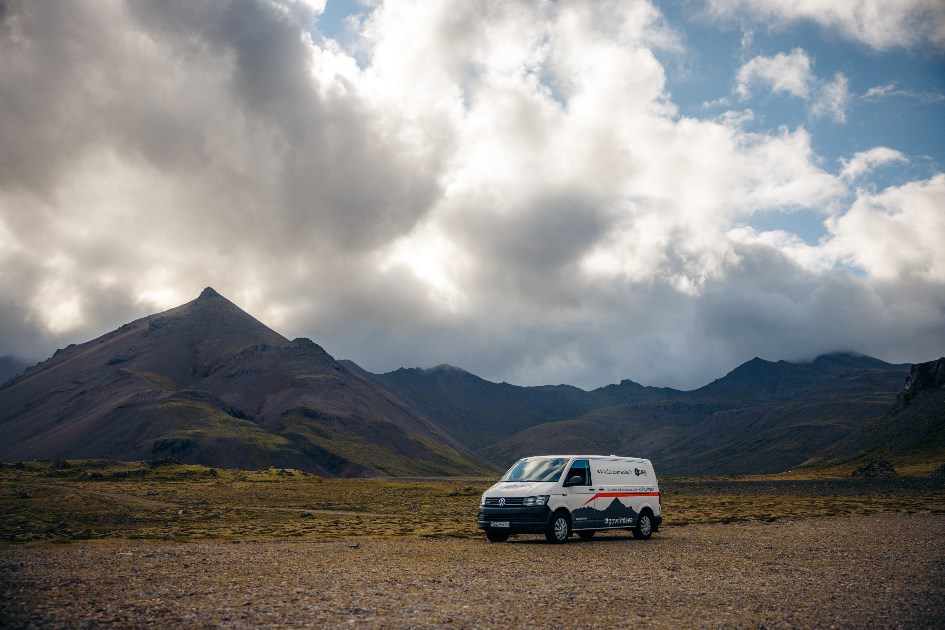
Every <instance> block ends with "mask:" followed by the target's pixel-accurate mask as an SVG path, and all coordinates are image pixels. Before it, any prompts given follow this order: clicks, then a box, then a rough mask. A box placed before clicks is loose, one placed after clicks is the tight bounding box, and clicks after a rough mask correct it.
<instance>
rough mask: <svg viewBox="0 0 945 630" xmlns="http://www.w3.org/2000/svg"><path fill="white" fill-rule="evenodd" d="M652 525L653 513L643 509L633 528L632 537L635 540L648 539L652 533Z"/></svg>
mask: <svg viewBox="0 0 945 630" xmlns="http://www.w3.org/2000/svg"><path fill="white" fill-rule="evenodd" d="M653 526H654V525H653V515H652V514H650V511H649V510H644V511H643V512H642V513H641V514H640V517H639V518H638V519H637V524H636V527H634V528H633V537H634V538H636V539H637V540H649V539H650V536H652V535H653Z"/></svg>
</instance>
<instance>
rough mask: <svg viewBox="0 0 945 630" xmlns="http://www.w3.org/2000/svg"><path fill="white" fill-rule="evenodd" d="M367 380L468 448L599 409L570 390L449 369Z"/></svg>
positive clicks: (574, 389) (405, 372) (401, 371)
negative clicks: (523, 384) (489, 378)
mask: <svg viewBox="0 0 945 630" xmlns="http://www.w3.org/2000/svg"><path fill="white" fill-rule="evenodd" d="M371 378H373V379H374V380H375V382H377V383H379V384H381V385H382V386H383V387H384V388H386V389H388V390H390V391H391V392H394V393H395V394H397V396H398V397H400V398H402V399H403V400H405V401H407V402H409V403H410V404H412V405H413V406H415V407H416V408H417V409H419V410H420V411H422V412H423V413H424V415H426V416H427V417H428V418H430V419H432V420H433V421H435V422H436V423H437V424H438V425H439V426H440V427H441V428H442V429H443V430H444V431H446V432H447V433H449V434H450V435H451V436H453V438H455V439H456V440H457V441H459V442H460V443H462V444H464V445H466V446H467V447H468V448H471V449H478V448H482V447H484V446H488V445H490V444H493V443H494V442H496V441H498V440H500V439H502V438H505V437H508V436H509V435H512V434H514V433H517V432H518V431H521V430H523V429H527V428H528V427H531V426H533V425H535V424H539V423H542V422H550V421H554V420H564V419H566V418H572V417H574V416H577V415H580V414H582V413H584V412H586V411H589V410H591V409H594V408H595V407H599V406H600V404H601V403H600V402H599V401H598V400H596V399H595V397H594V396H593V395H591V394H589V393H588V392H586V391H584V390H582V389H578V388H577V387H572V386H570V385H556V386H551V385H549V386H543V387H518V386H515V385H509V384H508V383H492V382H489V381H486V380H484V379H481V378H479V377H478V376H475V375H473V374H470V373H469V372H466V371H465V370H461V369H460V368H456V367H453V366H450V365H441V366H438V367H435V368H431V369H419V368H411V369H404V368H402V369H399V370H396V371H394V372H388V373H386V374H374V375H371Z"/></svg>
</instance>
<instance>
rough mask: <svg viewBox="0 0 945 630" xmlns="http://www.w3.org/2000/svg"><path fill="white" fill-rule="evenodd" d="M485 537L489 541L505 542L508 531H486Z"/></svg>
mask: <svg viewBox="0 0 945 630" xmlns="http://www.w3.org/2000/svg"><path fill="white" fill-rule="evenodd" d="M486 538H488V539H489V542H505V541H506V540H508V539H509V533H508V532H496V531H491V532H486Z"/></svg>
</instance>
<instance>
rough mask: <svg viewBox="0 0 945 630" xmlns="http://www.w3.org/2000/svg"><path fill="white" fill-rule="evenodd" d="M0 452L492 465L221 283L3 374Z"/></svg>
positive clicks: (384, 469)
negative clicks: (286, 332)
mask: <svg viewBox="0 0 945 630" xmlns="http://www.w3.org/2000/svg"><path fill="white" fill-rule="evenodd" d="M0 430H2V431H3V433H4V436H5V439H4V441H3V444H2V445H0V459H3V460H6V461H10V460H14V459H29V458H49V457H57V458H82V457H109V458H114V459H131V460H136V459H150V458H161V457H176V458H178V459H180V460H181V461H184V462H193V463H201V464H205V465H208V466H221V467H236V466H244V467H255V468H260V467H267V466H279V467H295V468H299V469H302V470H308V471H312V472H317V473H320V474H330V475H342V476H353V475H378V474H391V475H415V474H416V475H434V474H461V473H472V472H478V471H481V470H483V469H484V468H487V466H486V465H484V464H483V463H482V461H481V460H479V459H477V458H476V457H475V456H473V455H471V454H470V453H469V451H468V450H466V449H465V448H464V447H463V446H461V445H459V444H457V443H456V442H455V441H454V440H453V439H452V438H450V437H449V436H447V435H446V434H445V433H443V432H442V431H441V430H440V429H439V428H438V427H436V426H435V425H433V424H432V423H430V422H429V421H428V420H427V419H426V418H424V417H423V416H422V415H420V414H419V413H417V412H416V411H413V410H412V409H411V408H409V407H408V406H406V405H405V404H403V403H402V402H401V401H400V400H399V399H397V398H396V397H395V396H393V395H392V394H390V393H388V392H387V391H386V390H384V389H383V388H381V387H379V386H378V385H377V384H376V383H373V382H371V381H369V380H367V379H365V378H364V377H362V376H361V375H359V374H356V373H354V372H352V371H349V370H348V369H346V368H345V367H344V366H343V365H341V364H340V363H338V362H337V361H335V360H334V359H333V358H332V357H331V356H330V355H329V354H328V353H326V352H325V351H324V350H323V349H322V348H320V347H319V346H318V345H316V344H315V343H313V342H311V341H309V340H307V339H297V340H295V341H291V342H290V341H289V340H288V339H286V338H285V337H283V336H282V335H280V334H278V333H276V332H275V331H273V330H271V329H270V328H268V327H266V326H265V325H264V324H262V323H261V322H259V321H257V320H256V319H254V318H253V317H251V316H250V315H248V314H247V313H245V312H244V311H242V310H241V309H239V308H238V307H237V306H235V305H234V304H233V303H232V302H230V301H229V300H227V299H226V298H224V297H222V296H221V295H219V294H218V293H217V292H216V291H214V290H213V289H210V288H208V289H206V290H204V292H203V293H201V295H200V297H198V298H197V299H196V300H194V301H192V302H189V303H187V304H184V305H183V306H180V307H177V308H174V309H171V310H169V311H166V312H163V313H159V314H156V315H151V316H148V317H145V318H142V319H139V320H137V321H135V322H132V323H130V324H126V325H124V326H122V327H120V328H119V329H117V330H115V331H113V332H111V333H108V334H106V335H104V336H102V337H100V338H99V339H95V340H93V341H90V342H87V343H84V344H81V345H74V346H70V347H68V348H66V349H64V350H60V351H58V352H57V353H56V354H55V355H54V356H53V357H52V358H50V359H49V360H47V361H45V362H43V363H40V364H39V365H37V366H34V367H33V368H30V369H29V370H27V371H26V373H25V374H22V375H20V376H19V377H17V378H14V379H12V380H11V381H9V382H8V383H6V384H5V385H4V386H3V387H0Z"/></svg>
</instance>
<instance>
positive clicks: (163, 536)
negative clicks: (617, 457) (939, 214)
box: [0, 460, 945, 543]
mask: <svg viewBox="0 0 945 630" xmlns="http://www.w3.org/2000/svg"><path fill="white" fill-rule="evenodd" d="M493 481H494V480H493V479H486V478H442V479H394V478H381V479H325V478H320V477H316V476H312V475H308V474H305V473H302V472H299V471H294V470H283V469H269V470H262V471H249V470H222V469H210V468H205V467H202V466H189V465H179V464H172V465H158V466H153V467H152V466H147V465H145V464H143V463H139V462H126V463H122V462H109V461H91V460H87V461H70V462H53V461H41V462H24V463H20V464H17V465H15V466H14V465H13V464H4V465H3V467H2V468H0V542H4V543H28V542H33V541H52V542H56V541H61V542H68V541H72V540H86V539H102V538H126V539H158V540H189V541H195V540H201V539H221V540H229V539H232V540H260V539H272V538H301V539H327V538H336V537H346V536H357V535H364V536H372V537H398V536H414V537H422V536H457V537H473V536H479V535H481V534H480V532H479V531H478V529H477V528H476V511H477V509H478V503H479V496H480V494H481V493H482V492H483V491H484V490H485V489H486V488H488V487H489V486H490V485H491V484H492V482H493ZM661 489H662V493H663V496H662V505H663V514H664V517H665V526H666V527H674V526H683V525H688V524H692V523H724V522H731V521H745V520H777V519H781V518H804V517H818V516H827V515H831V516H833V515H844V514H871V513H930V512H931V513H945V482H942V481H940V480H939V481H936V480H929V479H920V478H909V477H900V478H897V479H890V480H863V481H860V480H851V479H823V478H820V479H817V478H806V479H804V478H798V477H796V476H795V477H790V476H787V477H785V476H781V477H763V478H737V479H687V480H675V479H663V480H662V485H661Z"/></svg>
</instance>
